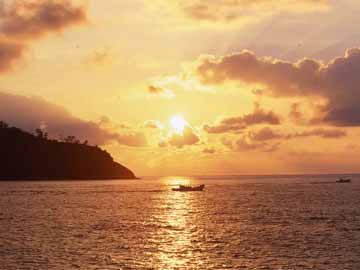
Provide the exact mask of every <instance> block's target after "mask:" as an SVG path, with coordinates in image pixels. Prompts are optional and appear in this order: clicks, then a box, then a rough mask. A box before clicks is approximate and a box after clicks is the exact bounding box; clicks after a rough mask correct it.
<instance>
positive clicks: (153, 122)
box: [144, 120, 162, 129]
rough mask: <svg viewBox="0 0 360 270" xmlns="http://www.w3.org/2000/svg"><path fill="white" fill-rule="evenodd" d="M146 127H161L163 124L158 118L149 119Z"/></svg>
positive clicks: (145, 124)
mask: <svg viewBox="0 0 360 270" xmlns="http://www.w3.org/2000/svg"><path fill="white" fill-rule="evenodd" d="M144 127H146V128H152V129H161V128H162V124H161V122H160V121H157V120H147V121H145V123H144Z"/></svg>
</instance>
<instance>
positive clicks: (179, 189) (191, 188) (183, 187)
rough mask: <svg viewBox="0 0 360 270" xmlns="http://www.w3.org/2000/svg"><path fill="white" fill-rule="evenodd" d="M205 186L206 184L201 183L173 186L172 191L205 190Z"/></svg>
mask: <svg viewBox="0 0 360 270" xmlns="http://www.w3.org/2000/svg"><path fill="white" fill-rule="evenodd" d="M204 188H205V185H201V186H198V187H186V186H180V187H178V188H173V189H172V191H180V192H191V191H203V190H204Z"/></svg>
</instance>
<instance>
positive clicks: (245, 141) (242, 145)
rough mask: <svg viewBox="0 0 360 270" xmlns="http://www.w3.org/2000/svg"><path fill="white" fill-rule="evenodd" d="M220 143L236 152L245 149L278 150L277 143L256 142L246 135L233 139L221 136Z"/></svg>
mask: <svg viewBox="0 0 360 270" xmlns="http://www.w3.org/2000/svg"><path fill="white" fill-rule="evenodd" d="M222 144H223V145H224V146H226V147H227V148H228V149H230V150H232V151H236V152H247V151H261V152H273V151H276V150H278V148H279V145H280V144H279V143H274V144H270V143H267V142H256V141H252V140H251V139H250V138H249V137H247V136H245V135H244V136H241V137H240V138H239V139H236V140H235V141H233V140H231V139H228V138H222Z"/></svg>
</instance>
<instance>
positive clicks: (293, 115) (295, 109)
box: [289, 102, 306, 124]
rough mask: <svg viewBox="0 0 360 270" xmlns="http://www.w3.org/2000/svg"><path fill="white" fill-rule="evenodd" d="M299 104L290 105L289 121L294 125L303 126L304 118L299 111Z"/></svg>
mask: <svg viewBox="0 0 360 270" xmlns="http://www.w3.org/2000/svg"><path fill="white" fill-rule="evenodd" d="M300 107H301V104H300V103H297V102H295V103H292V104H291V108H290V112H289V119H290V120H291V121H293V122H294V123H295V124H304V123H305V122H306V121H305V117H304V114H303V112H302V111H301V110H300Z"/></svg>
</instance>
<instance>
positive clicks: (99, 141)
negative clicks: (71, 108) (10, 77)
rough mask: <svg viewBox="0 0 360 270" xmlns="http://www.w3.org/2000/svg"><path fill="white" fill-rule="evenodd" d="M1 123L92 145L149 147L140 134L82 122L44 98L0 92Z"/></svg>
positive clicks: (100, 124)
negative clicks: (108, 144) (72, 137)
mask: <svg viewBox="0 0 360 270" xmlns="http://www.w3.org/2000/svg"><path fill="white" fill-rule="evenodd" d="M0 120H2V121H4V122H7V123H8V124H10V125H12V126H16V127H19V128H21V129H24V130H27V131H29V132H33V131H34V130H35V129H36V128H42V129H43V130H44V131H46V132H48V133H49V135H50V137H54V138H59V137H66V136H75V137H77V138H78V139H80V140H82V141H84V140H88V141H89V143H91V144H96V145H104V144H107V143H110V142H111V141H116V142H117V143H119V144H122V145H128V146H145V145H146V138H145V136H144V134H142V133H139V132H126V133H125V132H121V133H119V132H116V131H113V130H109V129H107V128H105V127H103V126H102V123H101V122H99V123H96V122H92V121H86V120H82V119H80V118H77V117H75V116H73V115H72V114H71V113H70V112H68V111H67V110H66V109H65V108H64V107H61V106H59V105H56V104H53V103H50V102H48V101H46V100H44V99H43V98H40V97H25V96H20V95H13V94H8V93H2V92H0Z"/></svg>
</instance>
